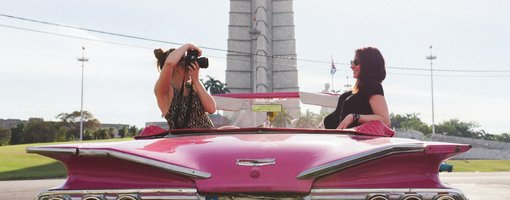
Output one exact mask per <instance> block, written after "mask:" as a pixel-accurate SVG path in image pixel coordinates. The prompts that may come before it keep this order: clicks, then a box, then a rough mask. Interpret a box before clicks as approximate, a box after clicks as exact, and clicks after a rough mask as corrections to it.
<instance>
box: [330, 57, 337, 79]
mask: <svg viewBox="0 0 510 200" xmlns="http://www.w3.org/2000/svg"><path fill="white" fill-rule="evenodd" d="M335 72H336V67H335V62H333V58H331V71H330V73H331V75H333V74H335Z"/></svg>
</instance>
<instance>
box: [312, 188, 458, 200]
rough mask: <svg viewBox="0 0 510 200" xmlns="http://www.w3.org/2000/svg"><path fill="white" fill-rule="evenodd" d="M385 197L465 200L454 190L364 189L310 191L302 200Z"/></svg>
mask: <svg viewBox="0 0 510 200" xmlns="http://www.w3.org/2000/svg"><path fill="white" fill-rule="evenodd" d="M381 195H383V196H384V195H386V196H385V197H387V198H388V199H390V200H402V199H406V198H408V199H409V198H410V197H418V198H420V199H423V200H440V199H441V200H442V199H445V200H450V199H452V200H467V198H466V197H465V196H464V195H463V194H462V192H461V191H460V190H457V189H454V188H366V189H336V188H331V189H312V190H311V192H310V195H308V196H306V197H305V198H304V199H308V200H320V199H349V200H366V199H369V197H374V196H381Z"/></svg>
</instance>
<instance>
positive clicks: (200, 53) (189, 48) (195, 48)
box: [186, 43, 202, 56]
mask: <svg viewBox="0 0 510 200" xmlns="http://www.w3.org/2000/svg"><path fill="white" fill-rule="evenodd" d="M186 46H187V48H188V51H189V50H192V49H194V50H197V51H198V56H201V55H202V49H200V48H198V47H197V46H195V45H194V44H189V43H188V44H186Z"/></svg>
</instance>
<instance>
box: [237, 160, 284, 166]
mask: <svg viewBox="0 0 510 200" xmlns="http://www.w3.org/2000/svg"><path fill="white" fill-rule="evenodd" d="M236 164H237V165H240V166H249V167H256V166H265V165H274V164H276V160H275V159H274V158H261V159H251V158H245V159H237V161H236Z"/></svg>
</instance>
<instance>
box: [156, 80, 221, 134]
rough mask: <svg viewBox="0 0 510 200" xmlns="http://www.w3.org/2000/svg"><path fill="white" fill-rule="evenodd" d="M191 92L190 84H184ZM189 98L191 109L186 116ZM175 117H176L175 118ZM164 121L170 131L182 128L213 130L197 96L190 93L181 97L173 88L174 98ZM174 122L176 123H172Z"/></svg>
mask: <svg viewBox="0 0 510 200" xmlns="http://www.w3.org/2000/svg"><path fill="white" fill-rule="evenodd" d="M185 85H186V87H187V88H188V89H189V90H190V91H191V90H193V88H192V86H191V85H190V84H185ZM190 98H191V108H190V110H189V111H190V113H189V116H187V115H188V113H187V112H188V106H189V101H190ZM175 115H178V116H177V117H176V116H175ZM186 117H188V122H187V123H185V118H186ZM165 119H166V121H167V122H168V127H169V128H170V129H183V128H214V125H213V123H212V121H211V119H210V118H209V116H208V115H207V113H206V112H205V111H204V107H203V106H202V103H201V102H200V99H199V98H198V94H196V93H195V92H190V95H188V96H182V95H181V93H180V92H179V91H178V90H177V89H175V88H174V97H173V98H172V105H170V108H169V109H168V112H167V114H166V115H165ZM174 120H176V121H174Z"/></svg>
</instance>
